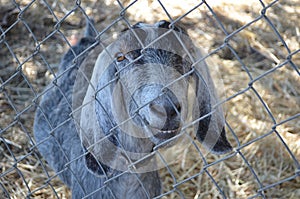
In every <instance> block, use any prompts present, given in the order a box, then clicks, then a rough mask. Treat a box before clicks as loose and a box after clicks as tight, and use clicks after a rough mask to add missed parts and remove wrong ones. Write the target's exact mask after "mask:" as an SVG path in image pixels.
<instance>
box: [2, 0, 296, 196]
mask: <svg viewBox="0 0 300 199" xmlns="http://www.w3.org/2000/svg"><path fill="white" fill-rule="evenodd" d="M299 13H300V2H298V1H297V0H294V1H288V2H287V1H280V0H277V1H269V0H265V1H261V0H250V1H247V2H239V1H234V0H232V1H222V0H220V1H188V2H182V1H180V2H179V1H170V2H168V1H160V0H158V1H154V0H153V1H127V0H125V1H110V0H107V1H93V0H89V1H57V0H51V1H44V0H40V1H30V0H25V1H8V0H3V1H1V4H0V25H1V26H0V31H1V32H0V33H1V36H0V46H1V47H0V152H1V153H0V171H1V172H0V190H1V193H0V198H70V197H71V192H70V190H69V189H68V188H67V187H66V186H65V185H64V184H63V183H62V182H61V180H60V178H59V174H60V173H62V172H63V171H64V170H62V171H59V172H54V171H53V170H52V169H51V168H50V167H49V166H48V163H47V162H46V161H45V160H44V159H43V157H42V156H41V155H40V153H39V151H38V145H40V144H41V143H37V142H36V140H35V138H34V135H33V122H34V114H35V112H36V111H37V109H39V108H40V107H39V102H40V100H41V98H42V97H43V96H44V95H46V94H47V92H49V90H51V89H53V88H55V87H56V86H57V85H58V84H57V81H60V77H61V76H60V75H57V71H58V68H59V64H60V61H61V59H62V57H63V55H64V54H65V53H66V52H67V50H68V49H69V48H71V47H72V46H74V45H76V43H77V42H78V41H79V38H81V37H82V36H83V35H82V32H84V29H85V25H86V23H92V21H91V19H93V21H94V26H93V31H95V34H96V39H97V40H98V41H104V40H106V39H107V38H113V37H115V35H116V33H119V32H120V31H122V30H123V29H125V28H128V29H129V30H130V29H131V28H132V26H133V25H134V24H136V23H137V22H139V21H143V22H147V23H150V24H154V23H156V22H157V21H159V20H162V19H165V20H167V21H170V22H171V25H170V26H172V25H177V24H181V25H183V26H184V27H186V28H187V30H188V34H189V35H190V37H191V39H192V40H193V42H195V43H196V45H197V46H200V47H202V48H203V49H204V50H205V51H206V53H204V54H203V57H201V58H199V59H198V60H195V62H194V63H193V64H195V63H199V62H203V61H205V62H208V63H209V62H211V63H209V64H208V67H209V69H210V70H211V71H217V76H214V74H212V76H213V78H214V81H215V82H218V80H222V84H223V85H219V84H216V88H217V90H218V92H222V93H221V94H220V93H219V94H220V96H221V97H220V100H219V102H218V105H222V106H223V107H224V112H225V117H226V121H225V124H226V132H227V138H228V141H229V142H230V144H231V145H232V146H233V148H234V149H233V151H232V152H229V153H226V154H223V155H214V154H211V153H208V154H206V153H205V151H206V149H205V148H203V146H202V145H201V144H200V143H199V142H198V141H197V140H196V139H195V138H194V137H193V136H189V139H190V142H191V143H192V144H190V145H188V146H187V147H184V148H183V149H181V150H178V151H179V152H178V151H175V150H174V151H171V152H168V153H167V154H164V155H162V154H160V153H159V152H157V154H158V158H157V159H158V160H157V161H160V162H161V164H162V165H164V166H163V167H162V168H160V169H159V170H158V172H159V176H160V177H159V178H160V181H161V182H162V190H161V193H159V194H157V195H156V196H155V198H300V191H299V190H300V178H299V176H300V164H299V160H300V135H299V131H300V120H299V118H300V84H299V83H300V72H299V66H300V27H299V18H300V14H299ZM86 19H88V20H86ZM73 53H74V54H75V60H76V59H77V58H80V56H81V55H78V54H76V52H73ZM216 67H217V68H216ZM66 71H68V70H66ZM66 73H67V72H66ZM47 85H50V87H48V89H46V90H45V88H46V86H47ZM219 87H220V88H219ZM58 89H59V88H58ZM69 119H70V120H71V119H72V117H71V116H70V117H69ZM62 125H63V124H62ZM52 130H53V131H54V130H55V129H52ZM181 147H182V146H181ZM203 154H206V155H205V156H204V155H203ZM166 156H168V157H166ZM166 159H171V161H170V162H166ZM72 161H74V160H70V162H68V163H67V164H66V165H64V169H65V170H67V169H69V165H70V164H71V162H72ZM130 171H131V170H130V168H128V170H127V171H126V172H130ZM126 172H125V173H126ZM122 175H123V174H121V176H122ZM118 177H120V176H117V177H115V178H118ZM110 180H111V179H106V181H107V182H105V183H104V185H103V186H106V185H107V183H109V181H110ZM140 183H142V182H140ZM101 188H102V187H99V190H100V191H101ZM99 190H95V193H86V195H85V198H89V197H91V196H93V194H95V195H96V194H97V191H99Z"/></svg>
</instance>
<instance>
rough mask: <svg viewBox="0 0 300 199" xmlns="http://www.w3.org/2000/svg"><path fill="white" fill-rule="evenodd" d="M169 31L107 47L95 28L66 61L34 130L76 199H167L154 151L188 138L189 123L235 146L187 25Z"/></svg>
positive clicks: (206, 141) (212, 141)
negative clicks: (196, 62)
mask: <svg viewBox="0 0 300 199" xmlns="http://www.w3.org/2000/svg"><path fill="white" fill-rule="evenodd" d="M169 26H170V23H169V22H167V21H159V22H157V23H155V24H153V25H149V24H144V23H138V24H136V25H134V26H133V27H132V28H130V29H129V30H124V31H123V32H122V33H121V34H120V35H119V36H118V38H117V39H116V41H114V42H113V43H112V44H111V45H109V46H108V47H106V48H105V49H103V48H102V47H103V46H104V45H103V44H102V43H101V45H100V44H99V42H97V41H96V40H95V39H94V36H95V35H94V34H93V31H92V29H91V27H88V28H87V30H88V31H87V34H86V35H85V37H84V38H82V39H81V40H80V41H79V42H78V43H77V44H76V45H75V46H73V47H72V49H70V50H69V51H68V52H67V53H66V55H65V56H64V57H63V59H62V62H61V65H60V68H59V71H58V73H57V74H56V79H55V81H53V84H52V85H50V86H48V88H47V89H46V90H45V94H44V95H43V97H42V100H41V102H40V104H39V106H38V109H37V112H36V116H35V122H34V134H35V139H36V142H37V145H38V149H39V151H40V152H41V154H42V155H43V156H44V158H45V159H46V160H47V162H48V163H49V164H50V166H51V167H52V168H53V169H54V170H55V171H56V172H57V173H59V174H58V175H59V177H60V178H61V179H62V181H63V182H64V183H65V184H67V185H68V186H69V187H70V188H71V189H72V198H82V197H85V196H86V197H88V198H130V199H132V198H136V199H140V198H153V197H155V196H159V195H160V194H161V191H162V188H161V182H160V178H159V175H158V172H157V167H156V159H155V158H152V155H153V154H155V151H156V150H157V149H159V148H168V147H172V146H173V145H176V143H178V142H180V136H181V135H183V134H185V133H187V132H186V129H187V126H191V127H193V132H194V133H195V134H194V135H193V136H195V137H197V139H198V140H199V141H200V142H201V143H202V144H203V145H204V146H205V147H206V148H207V149H208V150H209V151H211V152H213V153H216V154H222V153H226V152H229V151H230V150H231V146H230V144H229V143H228V141H227V139H226V137H225V130H224V116H223V112H222V109H221V107H219V106H217V107H216V108H213V105H214V104H216V103H217V97H216V93H215V89H214V85H213V82H212V79H211V77H210V74H209V72H208V69H207V66H206V65H205V63H203V62H200V64H194V65H192V63H195V61H196V60H198V59H199V58H201V54H200V52H199V50H198V49H197V48H195V47H194V46H193V44H192V42H191V40H190V39H189V37H188V35H187V33H186V31H185V30H184V29H182V28H180V27H176V26H175V27H173V29H169ZM75 55H76V56H78V55H79V56H78V57H75ZM98 55H99V56H98ZM96 57H98V58H97V59H96ZM75 58H76V59H75ZM74 59H75V60H74ZM199 118H200V119H199ZM191 124H192V125H191Z"/></svg>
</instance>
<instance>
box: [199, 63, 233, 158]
mask: <svg viewBox="0 0 300 199" xmlns="http://www.w3.org/2000/svg"><path fill="white" fill-rule="evenodd" d="M194 78H195V80H196V85H197V86H196V87H197V89H196V90H197V97H196V100H197V103H196V104H197V107H196V109H197V110H194V111H195V112H196V114H195V116H196V117H198V118H201V117H203V118H202V119H201V120H200V121H199V123H198V129H197V132H196V137H197V139H198V140H199V141H200V142H201V143H202V144H203V145H204V147H205V148H206V149H207V150H209V151H210V152H212V153H214V154H224V153H227V152H230V151H231V150H232V147H231V145H230V143H229V142H228V140H227V138H226V133H225V127H224V125H225V119H224V113H223V110H222V107H221V105H220V106H217V107H216V108H214V109H212V105H214V104H216V103H217V94H216V91H215V88H214V84H213V81H212V79H211V77H210V74H209V72H208V69H207V67H206V66H203V67H202V68H201V69H199V71H197V73H196V74H195V75H194ZM195 119H197V118H195Z"/></svg>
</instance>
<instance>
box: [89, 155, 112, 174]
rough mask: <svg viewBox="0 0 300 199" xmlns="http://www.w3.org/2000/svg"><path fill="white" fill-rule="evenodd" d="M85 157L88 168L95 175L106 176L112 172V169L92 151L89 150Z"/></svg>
mask: <svg viewBox="0 0 300 199" xmlns="http://www.w3.org/2000/svg"><path fill="white" fill-rule="evenodd" d="M84 157H85V165H86V167H87V169H88V170H89V171H90V172H91V173H93V174H94V175H97V176H104V175H106V174H108V173H111V171H110V170H111V169H110V168H109V167H108V166H106V165H105V164H102V163H100V162H99V161H98V160H97V159H96V158H95V157H94V155H93V154H92V153H90V152H87V153H86V154H85V156H84Z"/></svg>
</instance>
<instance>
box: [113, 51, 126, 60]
mask: <svg viewBox="0 0 300 199" xmlns="http://www.w3.org/2000/svg"><path fill="white" fill-rule="evenodd" d="M115 58H116V59H117V62H121V61H123V60H124V59H126V57H125V55H124V54H123V53H121V52H118V53H116V54H115Z"/></svg>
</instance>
